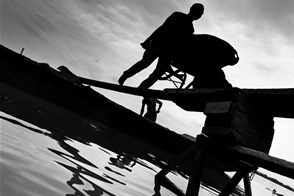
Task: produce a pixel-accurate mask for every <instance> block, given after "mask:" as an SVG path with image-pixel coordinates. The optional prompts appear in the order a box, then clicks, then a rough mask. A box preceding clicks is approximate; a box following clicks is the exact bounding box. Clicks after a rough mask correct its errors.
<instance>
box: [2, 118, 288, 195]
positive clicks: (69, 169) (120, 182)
mask: <svg viewBox="0 0 294 196" xmlns="http://www.w3.org/2000/svg"><path fill="white" fill-rule="evenodd" d="M0 128H1V148H0V153H1V154H0V158H1V159H0V164H1V169H0V172H1V181H0V183H1V184H0V191H1V192H0V193H1V196H18V195H20V196H27V195H28V196H34V195H42V196H43V195H44V196H46V195H48V196H52V195H67V196H69V195H76V196H79V195H89V196H91V195H95V196H97V195H118V196H124V195H125V196H129V195H150V196H151V195H154V194H155V191H154V176H155V174H156V173H157V172H158V171H160V168H158V167H157V166H155V165H153V164H151V163H149V162H147V161H145V160H141V159H139V158H137V157H135V156H134V155H132V154H131V153H129V152H128V153H126V152H113V151H111V150H109V149H105V148H102V147H101V146H99V145H97V144H94V143H89V142H87V141H82V140H79V139H77V138H75V139H73V138H69V137H67V136H64V135H62V134H57V133H53V132H50V130H44V129H40V128H38V127H36V126H34V125H31V124H29V123H27V122H23V121H21V120H19V119H16V118H14V117H11V116H9V115H6V114H4V113H0ZM168 177H169V178H170V179H171V180H172V181H173V182H174V183H175V184H176V185H177V186H178V187H179V188H180V189H181V190H183V191H184V190H185V189H186V186H187V179H186V178H184V177H182V176H180V175H177V174H175V173H173V174H169V176H168ZM252 188H253V193H254V194H253V195H271V192H270V191H269V190H270V189H271V190H272V189H273V188H277V185H273V184H270V182H267V181H266V180H265V179H263V178H261V177H259V176H258V177H255V178H254V180H253V183H252ZM278 188H279V189H278V190H279V191H280V192H283V194H284V195H289V196H290V195H294V194H293V193H292V192H290V191H288V192H287V190H285V189H283V188H281V187H278ZM160 193H161V195H175V194H173V193H172V192H170V191H169V190H167V189H165V188H163V187H161V189H160ZM200 195H201V196H207V195H215V192H214V191H212V190H210V189H208V188H205V187H202V189H201V190H200Z"/></svg>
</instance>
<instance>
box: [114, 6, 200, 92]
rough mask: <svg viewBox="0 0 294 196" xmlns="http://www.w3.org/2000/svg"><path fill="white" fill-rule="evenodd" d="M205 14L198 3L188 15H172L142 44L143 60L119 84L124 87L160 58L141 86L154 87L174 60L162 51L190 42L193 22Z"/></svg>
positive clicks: (127, 72)
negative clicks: (134, 76) (129, 79)
mask: <svg viewBox="0 0 294 196" xmlns="http://www.w3.org/2000/svg"><path fill="white" fill-rule="evenodd" d="M203 12H204V7H203V5H202V4H200V3H196V4H193V5H192V7H191V8H190V11H189V13H188V14H184V13H181V12H174V13H173V14H171V15H170V16H169V17H168V18H167V19H166V21H165V22H164V23H163V24H162V25H161V26H160V27H159V28H158V29H156V30H155V31H154V32H153V33H152V34H151V36H150V37H148V38H147V39H146V40H145V41H144V42H143V43H141V46H142V47H143V48H144V49H145V52H144V54H143V57H142V59H141V60H140V61H138V62H137V63H136V64H134V65H133V66H132V67H131V68H129V69H128V70H126V71H125V72H124V73H123V75H122V76H121V77H120V78H119V80H118V82H119V84H120V85H122V84H123V83H124V82H125V80H126V79H127V78H130V77H132V76H133V75H135V74H136V73H138V72H140V71H142V70H143V69H145V68H147V67H148V66H149V65H150V64H151V63H152V62H153V61H154V60H155V59H156V58H157V57H159V58H158V62H157V65H156V69H155V70H154V71H153V73H151V74H150V76H149V77H148V78H147V79H146V80H144V81H143V82H142V83H141V84H140V85H139V87H141V88H149V87H150V86H152V85H153V84H154V83H155V82H156V81H157V80H158V79H159V78H160V77H161V76H162V75H163V74H164V73H165V71H166V70H170V68H169V66H170V64H171V63H172V59H171V58H170V57H168V56H167V55H163V54H162V52H161V51H166V50H168V49H169V48H170V47H175V46H177V47H180V45H181V44H182V43H185V42H186V41H185V40H190V37H191V36H192V35H193V33H194V27H193V24H192V22H193V21H194V20H198V19H199V18H200V17H201V16H202V14H203Z"/></svg>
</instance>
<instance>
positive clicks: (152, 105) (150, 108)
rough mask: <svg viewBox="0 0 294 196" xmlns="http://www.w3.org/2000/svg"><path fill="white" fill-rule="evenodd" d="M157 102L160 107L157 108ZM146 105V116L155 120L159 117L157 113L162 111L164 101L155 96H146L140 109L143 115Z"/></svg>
mask: <svg viewBox="0 0 294 196" xmlns="http://www.w3.org/2000/svg"><path fill="white" fill-rule="evenodd" d="M157 104H158V108H157V109H156V105H157ZM145 105H146V106H147V112H146V113H145V115H144V117H145V118H147V119H149V120H151V121H153V122H155V121H156V119H157V114H158V113H159V112H160V109H161V107H162V102H161V101H159V100H158V99H155V98H151V97H145V98H144V99H143V101H142V107H141V111H140V115H141V116H142V115H143V113H144V108H145Z"/></svg>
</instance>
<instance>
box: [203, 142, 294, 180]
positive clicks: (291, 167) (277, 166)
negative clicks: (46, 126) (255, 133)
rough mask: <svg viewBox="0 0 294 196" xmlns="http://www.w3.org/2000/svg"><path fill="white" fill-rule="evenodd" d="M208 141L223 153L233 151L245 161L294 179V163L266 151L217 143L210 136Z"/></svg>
mask: <svg viewBox="0 0 294 196" xmlns="http://www.w3.org/2000/svg"><path fill="white" fill-rule="evenodd" d="M207 141H208V142H209V143H210V144H211V145H212V146H211V147H212V149H217V150H220V151H222V152H223V153H231V156H232V157H234V158H236V159H239V160H244V161H245V162H247V163H249V164H251V165H255V166H258V167H262V168H264V169H267V170H269V171H272V172H274V173H277V174H280V175H283V176H286V177H288V178H292V179H294V163H293V162H290V161H286V160H283V159H280V158H276V157H273V156H270V155H268V154H266V153H263V152H260V151H256V150H253V149H249V148H245V147H242V146H238V145H236V146H229V145H225V144H221V143H217V142H215V141H213V140H211V139H209V138H207Z"/></svg>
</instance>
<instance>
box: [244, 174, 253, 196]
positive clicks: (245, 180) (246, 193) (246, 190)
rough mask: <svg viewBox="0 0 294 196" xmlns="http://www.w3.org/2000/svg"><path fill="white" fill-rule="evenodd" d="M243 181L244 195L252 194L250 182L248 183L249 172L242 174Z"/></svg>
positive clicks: (250, 195)
mask: <svg viewBox="0 0 294 196" xmlns="http://www.w3.org/2000/svg"><path fill="white" fill-rule="evenodd" d="M243 181H244V188H245V195H246V196H252V191H251V184H250V180H249V174H248V173H247V174H245V175H244V177H243Z"/></svg>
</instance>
